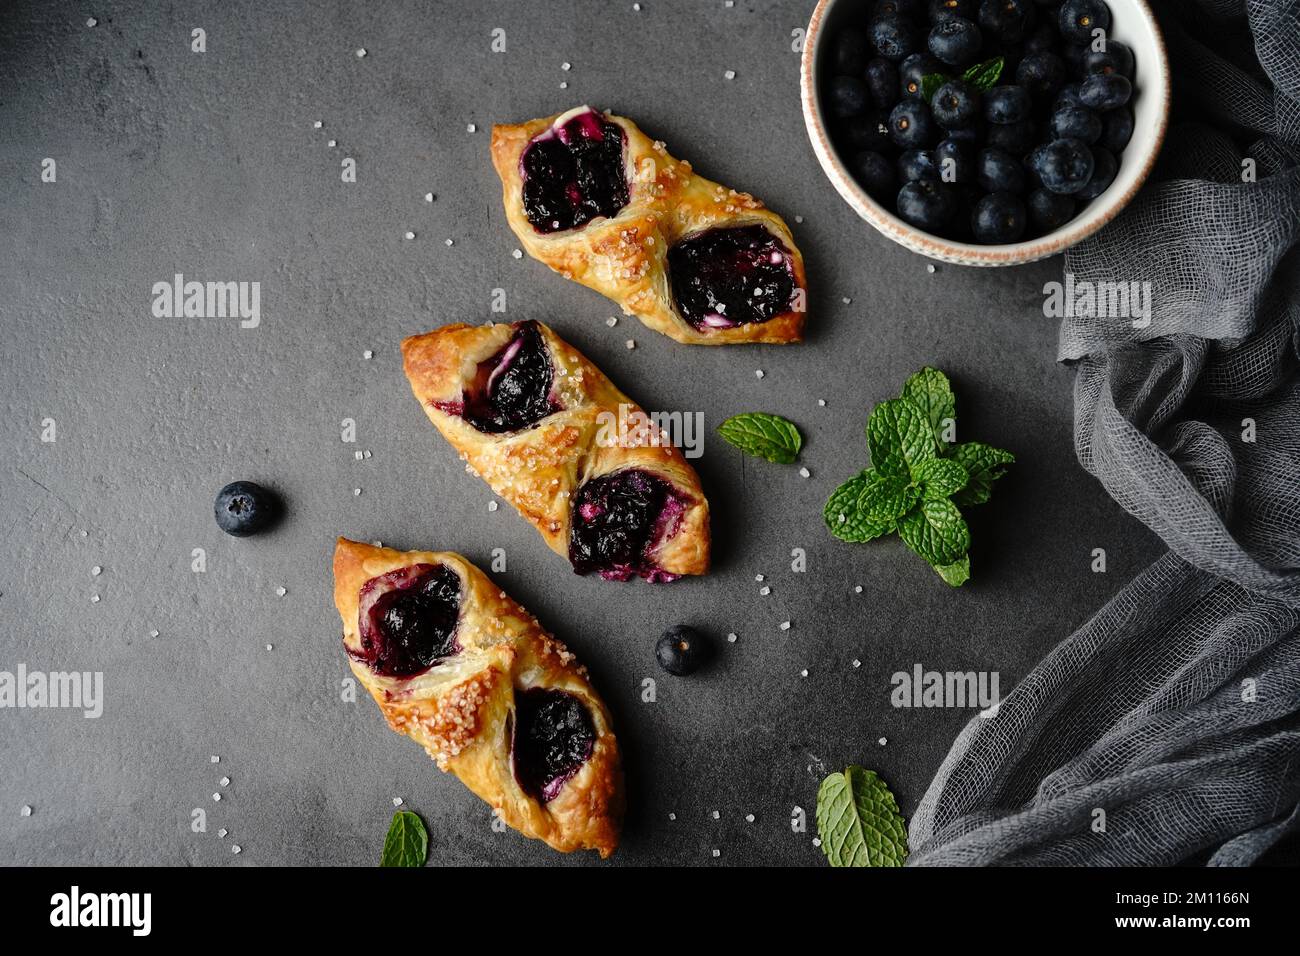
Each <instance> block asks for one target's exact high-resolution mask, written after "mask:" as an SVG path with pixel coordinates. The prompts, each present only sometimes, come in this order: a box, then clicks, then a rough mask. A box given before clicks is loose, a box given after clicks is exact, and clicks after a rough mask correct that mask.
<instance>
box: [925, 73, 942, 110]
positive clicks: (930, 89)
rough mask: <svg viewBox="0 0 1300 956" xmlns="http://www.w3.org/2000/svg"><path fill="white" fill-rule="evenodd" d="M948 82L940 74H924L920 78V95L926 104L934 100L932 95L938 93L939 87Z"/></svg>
mask: <svg viewBox="0 0 1300 956" xmlns="http://www.w3.org/2000/svg"><path fill="white" fill-rule="evenodd" d="M947 82H948V77H946V76H944V75H943V74H942V73H926V74H925V75H924V76H922V77H921V95H922V96H923V97H925V101H926V102H927V103H929V102H930V100H931V99H933V98H934V94H935V93H937V92H939V87H941V86H943V85H944V84H945V83H947Z"/></svg>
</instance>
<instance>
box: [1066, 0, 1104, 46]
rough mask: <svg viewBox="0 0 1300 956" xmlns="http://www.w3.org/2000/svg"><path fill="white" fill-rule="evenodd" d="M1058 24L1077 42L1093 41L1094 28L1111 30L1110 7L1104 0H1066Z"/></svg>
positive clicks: (1069, 38) (1068, 37)
mask: <svg viewBox="0 0 1300 956" xmlns="http://www.w3.org/2000/svg"><path fill="white" fill-rule="evenodd" d="M1058 17H1059V19H1058V21H1057V26H1059V27H1060V28H1061V36H1063V37H1065V38H1066V39H1068V40H1073V41H1074V42H1075V43H1091V42H1092V31H1093V30H1107V31H1109V30H1110V7H1108V6H1106V4H1104V3H1103V2H1102V0H1065V2H1064V3H1063V4H1061V10H1060V13H1059V14H1058Z"/></svg>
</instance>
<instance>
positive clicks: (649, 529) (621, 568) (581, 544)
mask: <svg viewBox="0 0 1300 956" xmlns="http://www.w3.org/2000/svg"><path fill="white" fill-rule="evenodd" d="M572 509H573V511H572V515H571V519H572V520H571V521H570V522H569V524H570V531H569V562H570V563H571V564H572V565H573V570H574V571H575V572H576V573H578V574H586V573H588V572H589V571H599V572H600V576H601V577H603V578H606V579H608V580H614V581H626V580H628V579H629V578H631V577H632V576H633V575H640V576H641V577H643V578H648V579H650V580H652V581H671V580H673V578H674V577H675V576H674V575H672V574H669V573H668V572H666V571H664V570H663V569H662V568H660V567H659V566H658V565H656V564H655V562H654V560H653V559H652V558H651V556H650V552H651V551H653V550H654V548H655V547H656V546H657V545H658V544H659V542H661V541H662V540H664V539H665V538H669V537H672V535H673V534H675V533H676V531H677V525H678V523H679V522H680V520H681V516H682V513H683V512H684V511H685V510H686V509H685V505H684V503H683V502H682V500H681V498H680V497H678V495H677V493H676V492H675V491H674V489H673V486H672V485H670V484H669V483H668V482H667V481H665V480H664V479H662V478H659V477H657V476H655V475H652V474H650V473H648V472H645V471H639V470H637V469H628V470H625V471H617V472H614V473H613V474H609V475H601V476H600V477H598V478H593V479H591V480H590V481H588V482H587V483H586V484H584V485H583V486H582V487H581V488H579V489H578V490H577V491H576V492H575V493H574V495H573V501H572Z"/></svg>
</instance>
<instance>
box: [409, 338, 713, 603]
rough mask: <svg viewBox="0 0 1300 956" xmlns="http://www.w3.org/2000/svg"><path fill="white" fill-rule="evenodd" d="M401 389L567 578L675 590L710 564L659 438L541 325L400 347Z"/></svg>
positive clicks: (670, 450) (704, 539)
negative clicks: (564, 566)
mask: <svg viewBox="0 0 1300 956" xmlns="http://www.w3.org/2000/svg"><path fill="white" fill-rule="evenodd" d="M402 359H403V365H404V366H405V369H406V377H407V378H408V379H409V380H410V382H411V390H412V391H413V392H414V393H415V397H416V398H417V399H418V400H419V402H420V405H421V406H422V407H423V408H424V411H425V413H426V414H427V415H428V416H429V420H430V421H432V422H433V424H434V425H435V426H437V428H438V431H440V432H442V435H443V437H444V438H446V439H447V441H449V442H451V444H452V447H454V448H455V449H456V450H457V451H458V452H460V457H461V458H462V459H464V460H465V462H466V463H467V467H468V469H469V470H470V471H471V472H473V473H474V474H477V475H478V476H479V477H480V478H482V479H483V480H484V481H486V482H487V483H488V484H489V485H491V487H492V490H493V491H494V492H496V493H497V494H498V495H499V496H500V497H502V498H504V499H505V500H506V501H507V502H509V503H510V504H511V505H512V506H513V507H514V508H515V510H516V511H518V512H519V513H520V514H521V515H523V516H524V517H525V518H527V519H528V520H529V521H531V522H532V523H533V526H534V527H536V528H537V530H538V531H540V532H541V533H542V537H543V538H545V539H546V543H547V544H548V545H549V546H550V547H551V550H553V551H556V552H557V553H559V554H562V555H564V556H565V557H567V558H568V559H569V561H570V563H571V564H572V565H573V570H574V571H575V572H577V573H578V574H586V573H588V572H591V571H595V572H598V573H599V574H600V575H601V577H603V578H606V579H609V580H616V581H626V580H628V579H630V578H633V577H642V578H645V579H646V580H648V581H655V582H660V581H672V580H674V579H675V578H678V577H680V576H681V575H683V574H704V573H705V572H706V571H707V570H708V567H709V503H708V502H707V501H706V500H705V498H704V492H703V491H702V490H701V488H700V479H699V477H698V476H697V475H696V474H695V470H694V469H693V468H692V467H691V466H690V465H689V464H688V463H687V462H686V459H685V458H684V457H683V456H682V453H681V452H680V451H679V450H678V449H676V448H674V447H673V446H672V445H671V443H669V441H668V440H667V437H666V436H665V435H664V434H663V432H662V430H661V429H660V428H659V427H658V425H657V424H655V423H654V422H653V421H651V420H650V419H649V418H648V417H647V416H646V414H645V413H644V412H643V411H642V410H641V409H640V408H639V407H638V406H637V405H636V404H634V403H633V402H632V400H631V399H630V398H628V397H627V396H626V395H624V394H623V393H622V392H620V391H619V390H618V389H617V388H615V387H614V384H613V383H612V382H611V381H610V380H609V379H607V378H606V377H605V376H604V374H603V373H602V372H601V371H600V369H598V368H596V366H595V365H593V364H592V363H591V362H590V361H588V360H587V359H586V358H585V357H584V356H583V355H582V354H581V353H579V352H578V350H577V349H575V348H574V347H573V346H571V345H569V344H568V343H567V342H565V341H564V340H563V339H561V338H560V337H559V336H558V335H556V334H555V333H554V332H552V331H551V330H550V329H549V328H547V327H546V326H544V325H542V324H541V323H539V322H531V321H530V322H516V323H515V324H513V325H494V326H469V325H448V326H444V327H443V328H441V329H437V330H435V331H433V332H428V333H426V334H424V335H417V336H413V337H411V338H409V339H406V340H405V341H404V342H403V343H402Z"/></svg>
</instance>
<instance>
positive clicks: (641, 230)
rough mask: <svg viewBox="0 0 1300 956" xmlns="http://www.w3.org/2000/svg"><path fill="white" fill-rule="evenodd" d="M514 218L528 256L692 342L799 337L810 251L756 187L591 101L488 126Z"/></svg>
mask: <svg viewBox="0 0 1300 956" xmlns="http://www.w3.org/2000/svg"><path fill="white" fill-rule="evenodd" d="M492 163H493V165H494V166H495V167H496V170H497V174H498V175H499V176H500V177H501V184H502V188H503V192H504V197H505V207H506V219H507V221H509V223H510V228H511V229H513V230H514V233H515V235H516V236H518V237H519V241H520V242H521V243H523V246H524V248H525V249H527V250H528V253H529V255H531V256H532V257H533V258H535V259H538V260H540V261H541V262H544V263H546V265H548V266H550V267H551V268H552V269H554V270H555V271H556V272H558V273H560V275H562V276H564V277H565V278H568V279H573V280H575V281H576V282H580V283H582V284H583V285H585V286H587V287H589V288H592V289H595V290H596V291H597V292H599V293H601V294H602V295H605V296H608V297H609V298H610V299H613V300H614V301H615V302H617V303H618V304H619V305H620V306H622V307H623V311H624V312H626V313H628V314H629V315H636V316H637V317H638V318H640V319H641V321H642V322H644V323H645V324H646V325H647V326H649V327H650V328H652V329H654V330H656V331H658V332H663V333H664V334H665V335H668V336H671V337H672V338H674V339H676V340H677V341H679V342H686V343H688V344H691V345H726V344H731V343H736V342H797V341H799V340H800V338H801V337H802V334H803V323H804V312H805V304H806V289H807V286H806V278H805V275H804V266H803V256H802V255H801V254H800V253H799V249H798V247H797V246H796V245H795V244H794V238H793V237H792V236H791V235H790V230H789V229H788V228H787V227H786V224H785V222H784V221H783V220H782V219H781V217H780V216H778V215H777V214H776V213H774V212H772V211H771V210H769V209H766V208H764V206H763V204H762V203H761V202H759V201H758V200H757V199H755V198H754V197H753V196H750V195H747V194H746V193H738V192H736V191H735V190H734V189H728V188H726V187H725V186H720V185H718V184H717V183H715V182H711V181H710V180H707V179H705V178H704V177H702V176H697V175H696V174H695V173H694V172H692V171H691V165H690V163H687V162H684V161H682V160H678V159H674V158H673V157H672V156H670V155H669V154H668V151H667V149H665V147H664V144H663V143H661V142H654V141H651V140H650V139H649V138H648V137H647V136H646V135H645V134H644V133H642V132H641V130H639V129H638V128H637V126H636V124H635V123H633V122H632V121H631V120H629V119H626V118H625V117H622V116H615V115H614V114H612V113H600V112H598V111H596V110H593V109H591V108H590V107H587V106H582V107H578V108H577V109H572V110H569V111H568V112H567V113H561V114H558V115H556V116H551V117H547V118H545V119H535V120H530V121H529V122H527V123H520V124H518V125H515V126H494V127H493V129H492Z"/></svg>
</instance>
